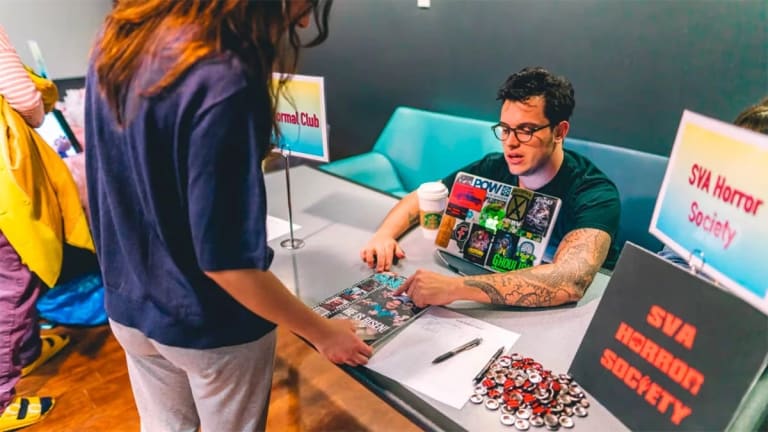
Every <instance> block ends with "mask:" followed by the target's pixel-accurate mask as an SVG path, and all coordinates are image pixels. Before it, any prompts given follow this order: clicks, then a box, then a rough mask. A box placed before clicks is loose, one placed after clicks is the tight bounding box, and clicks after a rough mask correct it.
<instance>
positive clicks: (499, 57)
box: [301, 0, 768, 159]
mask: <svg viewBox="0 0 768 432" xmlns="http://www.w3.org/2000/svg"><path fill="white" fill-rule="evenodd" d="M767 22H768V1H765V0H748V1H737V0H716V1H714V0H506V1H505V0H495V1H493V0H432V7H431V8H430V9H418V8H417V7H416V0H336V3H335V4H334V10H333V13H332V22H331V35H330V38H329V40H328V41H327V42H326V43H325V44H324V45H321V46H320V47H317V48H313V49H311V50H307V51H305V52H304V53H303V61H302V67H301V72H302V73H307V74H317V75H324V76H325V77H326V93H327V101H326V103H327V107H328V122H329V124H330V125H331V131H330V146H331V156H332V159H338V158H340V157H344V156H348V155H351V154H356V153H361V152H364V151H367V150H369V149H370V148H371V147H372V145H373V143H374V141H375V139H376V137H377V136H378V133H379V132H380V130H381V128H382V127H383V126H384V124H385V122H386V120H387V118H388V117H389V115H390V114H391V113H392V111H393V109H394V108H395V107H396V106H398V105H409V106H414V107H419V108H424V109H428V110H434V111H439V112H446V113H452V114H457V115H464V116H469V117H476V118H481V119H487V120H494V119H497V118H498V109H499V103H498V102H496V101H495V93H496V89H497V88H498V86H499V85H500V84H501V83H502V82H503V81H504V79H505V78H506V77H507V75H509V74H510V73H511V72H513V71H517V70H519V69H520V68H522V67H524V66H527V65H541V66H545V67H547V68H549V69H551V70H552V71H554V72H556V73H558V74H562V75H565V76H567V77H568V78H570V79H571V81H572V82H573V84H574V87H575V89H576V110H575V113H574V116H573V118H572V129H571V132H570V135H571V136H573V137H579V138H586V139H591V140H595V141H600V142H604V143H608V144H613V145H618V146H623V147H629V148H635V149H639V150H643V151H648V152H652V153H657V154H663V155H668V154H669V151H670V149H671V145H672V141H673V140H674V136H675V131H676V129H677V124H678V122H679V120H680V116H681V114H682V110H683V109H684V108H688V109H692V110H694V111H697V112H700V113H703V114H705V115H709V116H712V117H715V118H720V119H723V120H726V121H731V120H733V118H734V117H735V116H736V114H738V112H739V111H740V110H741V109H742V108H743V107H745V106H746V105H748V104H751V103H754V102H756V101H757V100H758V99H760V98H761V97H762V96H765V95H766V94H768V31H767V30H766V23H767ZM489 133H490V132H489Z"/></svg>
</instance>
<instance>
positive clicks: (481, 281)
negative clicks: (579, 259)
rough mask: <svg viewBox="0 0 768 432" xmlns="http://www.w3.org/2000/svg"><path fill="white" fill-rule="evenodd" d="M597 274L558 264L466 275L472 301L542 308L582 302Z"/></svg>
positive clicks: (466, 284) (465, 284)
mask: <svg viewBox="0 0 768 432" xmlns="http://www.w3.org/2000/svg"><path fill="white" fill-rule="evenodd" d="M593 278H594V273H592V274H591V275H589V274H575V273H574V272H569V271H567V270H566V269H563V268H558V267H557V265H555V264H544V265H540V266H537V267H531V268H527V269H524V270H518V271H514V272H509V273H498V274H491V275H482V276H470V277H466V278H464V290H465V292H467V293H469V296H471V297H472V298H471V299H472V300H478V301H484V302H488V301H490V302H491V303H493V304H506V305H511V306H525V307H539V306H556V305H560V304H564V303H570V302H574V301H578V300H579V299H580V298H581V297H582V296H583V295H584V293H585V292H586V290H587V288H588V287H589V284H590V283H592V279H593Z"/></svg>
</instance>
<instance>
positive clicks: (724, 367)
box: [570, 242, 768, 430]
mask: <svg viewBox="0 0 768 432" xmlns="http://www.w3.org/2000/svg"><path fill="white" fill-rule="evenodd" d="M766 356H768V316H766V315H764V314H763V313H762V312H760V311H758V310H757V309H755V308H753V307H752V306H751V305H749V304H747V303H746V302H744V301H743V300H741V299H740V298H738V297H736V296H733V295H731V294H728V293H727V292H725V291H723V290H721V289H720V288H718V287H716V286H714V285H712V283H710V282H708V281H706V280H704V279H702V278H700V277H699V276H697V275H694V274H691V273H690V272H688V271H686V270H685V269H682V268H680V267H678V266H676V265H674V264H672V263H670V262H668V261H666V260H664V259H662V258H660V257H658V256H656V255H655V254H653V253H650V252H648V251H646V250H644V249H642V248H640V247H638V246H636V245H634V244H631V243H629V242H628V243H627V244H626V246H625V247H624V250H623V251H622V254H621V257H620V258H619V262H618V263H617V265H616V268H615V271H614V273H613V276H612V277H611V280H610V282H609V283H608V286H607V287H606V290H605V294H604V295H603V298H602V300H601V301H600V305H599V306H598V308H597V311H596V312H595V315H594V317H593V319H592V321H591V323H590V325H589V328H588V329H587V332H586V335H585V336H584V339H583V340H582V342H581V345H580V346H579V350H578V352H577V353H576V357H575V358H574V360H573V363H572V364H571V368H570V373H571V374H572V375H573V376H574V377H575V378H576V380H578V382H579V383H580V384H581V385H582V386H583V387H584V388H586V389H587V391H589V392H590V393H591V394H592V396H594V397H595V398H596V399H597V400H599V401H600V402H601V403H602V404H603V405H604V406H605V407H606V408H608V409H609V410H610V411H611V412H612V413H613V414H614V415H615V416H616V417H617V418H619V420H621V421H622V422H623V423H624V424H626V425H627V426H628V427H629V428H631V429H634V430H724V429H725V428H726V427H727V426H728V424H729V423H730V422H731V419H732V417H733V415H734V413H735V411H736V409H737V408H738V406H739V404H740V403H741V401H742V399H743V398H744V395H745V394H746V393H747V392H748V391H749V389H750V388H751V386H752V385H753V384H754V382H755V380H756V379H757V376H758V374H759V373H760V372H761V371H762V370H763V368H764V367H765V364H766Z"/></svg>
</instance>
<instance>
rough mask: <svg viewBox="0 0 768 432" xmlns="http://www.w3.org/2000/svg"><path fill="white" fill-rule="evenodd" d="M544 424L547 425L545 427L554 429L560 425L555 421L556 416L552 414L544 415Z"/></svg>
mask: <svg viewBox="0 0 768 432" xmlns="http://www.w3.org/2000/svg"><path fill="white" fill-rule="evenodd" d="M544 424H545V425H547V427H554V426H558V427H559V425H560V422H558V421H557V416H556V415H554V414H544Z"/></svg>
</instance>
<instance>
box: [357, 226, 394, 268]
mask: <svg viewBox="0 0 768 432" xmlns="http://www.w3.org/2000/svg"><path fill="white" fill-rule="evenodd" d="M360 258H361V259H362V260H363V261H365V263H366V264H368V267H370V268H374V267H375V268H376V271H377V272H382V271H389V270H391V269H392V264H393V263H394V259H395V258H397V259H402V258H405V252H403V250H402V249H400V245H398V244H397V240H395V239H394V238H392V237H388V236H385V235H382V234H374V236H373V237H371V239H370V240H369V241H368V244H366V245H365V246H364V247H363V249H361V250H360Z"/></svg>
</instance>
